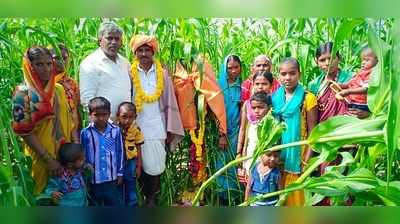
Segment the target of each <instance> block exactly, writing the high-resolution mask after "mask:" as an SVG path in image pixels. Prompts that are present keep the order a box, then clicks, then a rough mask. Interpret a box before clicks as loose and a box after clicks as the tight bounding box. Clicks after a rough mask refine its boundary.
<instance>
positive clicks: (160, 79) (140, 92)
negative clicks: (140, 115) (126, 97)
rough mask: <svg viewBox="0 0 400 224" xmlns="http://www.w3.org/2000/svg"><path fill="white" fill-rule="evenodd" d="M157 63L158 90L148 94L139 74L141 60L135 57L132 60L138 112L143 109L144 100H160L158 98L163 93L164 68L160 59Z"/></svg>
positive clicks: (146, 101) (147, 101) (148, 101)
mask: <svg viewBox="0 0 400 224" xmlns="http://www.w3.org/2000/svg"><path fill="white" fill-rule="evenodd" d="M155 64H156V78H157V84H156V90H155V91H154V93H153V94H151V95H147V94H146V93H145V92H144V90H143V88H142V84H141V83H140V77H139V74H138V66H139V60H137V59H135V60H134V61H133V62H132V66H131V77H132V81H133V86H134V87H135V105H136V110H137V111H138V112H139V111H141V110H142V109H143V102H145V103H152V102H155V101H158V99H159V98H160V96H161V94H162V91H163V90H164V77H163V75H164V74H163V68H162V66H161V63H160V62H159V61H157V60H156V61H155Z"/></svg>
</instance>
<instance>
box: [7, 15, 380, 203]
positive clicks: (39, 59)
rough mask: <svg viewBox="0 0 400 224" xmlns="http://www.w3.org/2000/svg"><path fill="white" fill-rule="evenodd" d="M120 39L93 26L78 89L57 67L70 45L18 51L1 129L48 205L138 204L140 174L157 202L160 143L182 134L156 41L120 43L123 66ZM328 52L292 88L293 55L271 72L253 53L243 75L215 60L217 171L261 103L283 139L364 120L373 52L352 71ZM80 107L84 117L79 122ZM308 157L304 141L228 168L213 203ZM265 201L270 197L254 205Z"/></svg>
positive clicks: (276, 179)
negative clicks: (220, 110)
mask: <svg viewBox="0 0 400 224" xmlns="http://www.w3.org/2000/svg"><path fill="white" fill-rule="evenodd" d="M122 34H123V31H122V29H121V28H120V27H119V26H118V25H116V24H115V23H113V22H104V23H102V24H101V26H100V28H99V32H98V40H99V46H100V47H99V48H98V49H97V50H95V51H94V52H93V53H91V54H90V55H88V56H87V57H86V58H85V59H84V60H83V61H82V62H81V64H80V71H79V78H80V79H79V87H78V83H77V82H76V81H75V80H73V79H71V78H70V77H69V76H68V74H66V71H67V68H68V64H69V59H70V52H69V51H68V49H67V48H66V47H65V46H64V45H62V44H60V45H59V46H53V48H50V49H49V48H46V47H42V46H33V47H30V48H29V49H28V50H27V51H26V52H25V54H24V56H23V61H22V62H23V63H22V68H23V73H24V83H23V84H21V85H19V86H17V87H16V90H15V91H14V95H13V124H12V125H13V129H14V131H15V133H16V134H18V135H20V136H21V137H22V139H23V141H24V143H25V144H24V150H25V153H26V155H27V156H29V157H30V158H31V159H32V168H31V175H32V178H33V179H34V181H35V189H34V193H35V194H36V195H39V194H45V195H48V197H49V198H51V200H52V202H53V203H56V204H59V205H64V206H86V205H88V204H90V205H100V206H137V205H138V199H137V198H138V197H137V194H138V191H137V189H136V185H137V183H136V181H137V180H138V179H137V178H140V181H139V185H140V187H141V189H142V190H141V192H142V193H143V195H144V199H145V202H144V203H145V205H146V206H148V207H154V206H156V205H157V200H156V195H157V192H159V191H160V177H161V174H162V173H163V172H164V170H165V168H166V153H167V151H166V150H171V151H173V150H174V148H175V147H177V146H178V144H179V142H180V140H181V139H182V137H183V136H184V129H183V125H182V120H181V115H180V110H179V108H180V107H179V104H180V102H178V101H177V98H176V97H175V91H176V89H175V90H174V84H173V82H172V79H171V78H172V77H171V76H170V75H169V74H168V71H167V70H166V69H165V68H163V66H162V65H161V63H160V62H159V61H158V60H156V59H155V57H154V55H155V54H156V53H157V51H158V43H157V40H156V39H155V38H154V37H152V36H146V35H135V36H134V37H133V38H132V39H131V41H130V44H129V47H130V49H131V50H132V52H133V54H134V60H133V61H132V63H129V61H128V60H127V59H126V58H125V57H123V56H122V55H120V54H119V53H118V51H119V49H120V48H121V45H122ZM332 47H333V46H332V43H325V44H323V45H321V46H320V47H319V48H318V50H317V51H316V54H315V61H316V63H317V64H318V66H319V67H320V68H321V75H320V76H319V77H317V78H316V79H315V80H313V81H312V82H311V83H310V84H309V86H308V87H307V88H306V87H303V86H302V85H301V84H300V83H299V78H300V76H301V71H300V65H299V63H298V61H297V60H296V59H295V58H285V59H283V60H282V62H281V63H280V64H279V69H278V71H279V75H278V76H277V78H275V77H274V76H273V75H272V73H271V71H272V62H271V60H270V58H269V57H267V56H266V55H260V56H257V57H256V58H255V60H254V62H253V64H252V71H251V73H252V74H251V75H250V76H249V78H248V79H247V80H245V81H244V82H241V79H240V76H241V73H242V72H243V71H242V62H241V60H240V58H239V57H238V56H237V55H229V56H227V57H226V58H225V59H224V61H223V64H222V66H221V72H220V74H219V75H218V81H217V84H218V88H219V94H223V101H224V102H225V103H224V104H223V105H224V111H225V114H224V115H223V116H224V119H225V116H226V123H225V124H220V125H226V128H224V129H226V131H223V132H220V135H219V140H218V146H219V147H220V150H219V151H218V152H217V157H216V158H217V161H216V164H215V167H216V168H217V169H218V168H221V167H222V166H224V165H226V164H227V163H228V162H229V161H231V160H233V159H235V158H236V157H238V156H246V155H252V153H253V152H254V150H255V147H256V144H257V125H258V123H259V122H260V121H261V120H262V119H263V117H264V116H265V115H266V114H267V113H268V112H269V111H270V110H272V114H273V115H274V117H275V118H276V119H278V120H280V121H283V122H285V123H286V124H287V129H286V131H285V132H284V133H283V135H282V138H281V141H280V142H281V143H282V144H285V143H290V142H293V141H298V140H300V139H303V138H306V137H307V135H308V133H310V131H311V130H312V129H313V127H314V126H315V125H316V124H317V123H319V122H321V121H324V120H326V119H328V118H329V117H332V116H335V115H340V114H350V115H354V116H357V117H359V118H364V117H366V116H368V114H369V111H368V106H367V104H366V100H367V99H366V91H367V88H368V77H369V74H370V73H371V69H372V68H373V67H374V66H375V64H376V63H377V58H376V56H375V55H374V53H373V52H372V50H371V49H370V48H365V49H364V50H363V51H362V54H361V57H362V67H361V71H360V72H359V73H357V74H356V75H354V76H353V77H352V75H351V73H350V72H346V71H343V70H341V69H339V66H338V64H339V61H340V59H341V57H340V54H339V53H337V54H336V55H335V57H334V58H331V51H332ZM80 106H82V107H83V109H84V110H86V111H87V112H88V115H89V125H88V126H87V127H84V128H82V122H81V120H82V119H81V118H82V117H81V114H80V113H79V107H80ZM221 120H222V119H221ZM225 132H226V133H225ZM311 156H312V151H311V150H310V149H309V148H307V147H304V148H300V147H291V148H287V149H285V150H283V151H282V152H281V153H280V155H279V154H278V153H277V152H270V153H267V154H264V155H262V156H261V157H260V159H259V160H258V162H257V163H256V165H255V166H253V167H252V166H250V163H247V162H246V163H244V164H243V167H241V169H239V170H241V171H243V172H242V174H243V176H244V177H245V178H244V180H243V181H238V176H240V175H239V172H238V171H239V170H238V169H237V168H231V169H228V171H227V172H226V173H225V174H224V175H221V176H219V177H218V178H217V184H218V185H219V187H220V189H222V190H221V191H220V192H218V196H219V200H220V204H222V205H229V204H230V202H231V201H232V200H230V199H232V198H233V199H234V200H233V201H235V203H234V204H237V203H239V198H241V196H243V195H241V194H243V190H242V187H243V185H242V184H241V182H244V183H245V185H244V186H246V190H245V199H246V200H247V199H248V198H249V197H253V196H256V195H259V194H264V193H268V192H273V191H276V190H278V189H280V188H282V187H284V186H287V185H288V184H290V183H292V182H294V181H295V180H296V179H297V178H298V177H299V175H300V174H301V172H302V168H303V167H304V165H306V164H307V161H308V160H309V159H310V157H311ZM281 161H282V164H283V165H282V166H281V165H280V164H281ZM326 165H327V164H325V166H326ZM281 167H282V169H281ZM323 172H324V167H321V173H323ZM239 179H240V178H239ZM88 199H90V200H88ZM276 201H277V198H272V199H268V200H265V201H261V202H258V203H257V205H273V204H275V203H276ZM303 202H304V196H303V193H302V192H295V193H293V194H292V195H290V196H289V198H288V200H287V205H302V204H303Z"/></svg>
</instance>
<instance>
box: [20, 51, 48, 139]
mask: <svg viewBox="0 0 400 224" xmlns="http://www.w3.org/2000/svg"><path fill="white" fill-rule="evenodd" d="M22 70H23V72H24V80H25V85H21V86H17V87H16V91H14V95H13V116H14V120H13V129H14V131H15V132H16V133H17V134H28V133H30V132H31V131H32V130H33V128H34V127H35V125H36V123H37V122H39V121H41V120H42V119H44V118H46V117H48V116H52V115H53V114H54V111H53V102H54V101H53V98H54V95H55V78H54V77H55V76H54V73H53V74H52V76H51V78H50V80H49V81H48V82H47V84H46V85H44V84H43V83H42V81H41V80H40V79H39V76H38V75H37V73H36V71H35V70H34V69H33V68H32V64H31V61H30V60H29V58H28V51H26V53H25V55H24V57H23V59H22Z"/></svg>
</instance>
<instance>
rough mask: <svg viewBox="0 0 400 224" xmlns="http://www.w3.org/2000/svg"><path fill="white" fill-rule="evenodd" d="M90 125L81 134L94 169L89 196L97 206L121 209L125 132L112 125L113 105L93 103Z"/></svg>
mask: <svg viewBox="0 0 400 224" xmlns="http://www.w3.org/2000/svg"><path fill="white" fill-rule="evenodd" d="M88 107H89V116H90V123H89V125H88V127H86V128H84V129H83V130H82V132H81V143H82V146H83V148H84V151H85V156H86V163H88V164H89V165H91V166H92V167H93V175H92V178H91V181H90V182H91V184H90V185H89V187H90V190H89V195H90V196H91V199H92V200H93V203H94V204H95V205H100V206H121V205H122V197H121V194H120V193H119V191H118V185H120V184H121V183H122V176H123V173H124V171H123V168H124V149H123V143H122V135H121V129H120V128H119V127H118V126H116V125H113V124H112V123H111V122H109V118H110V113H111V105H110V102H109V101H108V100H107V99H106V98H104V97H95V98H93V99H91V100H90V101H89V104H88Z"/></svg>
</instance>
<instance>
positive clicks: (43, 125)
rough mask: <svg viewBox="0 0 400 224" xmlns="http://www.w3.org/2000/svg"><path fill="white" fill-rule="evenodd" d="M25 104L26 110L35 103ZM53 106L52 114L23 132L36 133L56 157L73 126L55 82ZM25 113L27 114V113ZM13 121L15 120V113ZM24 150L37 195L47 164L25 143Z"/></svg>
mask: <svg viewBox="0 0 400 224" xmlns="http://www.w3.org/2000/svg"><path fill="white" fill-rule="evenodd" d="M24 93H27V92H23V91H21V92H17V93H16V94H15V95H16V96H18V97H21V95H24ZM30 95H31V96H32V95H35V93H34V91H30ZM25 96H28V95H25ZM14 99H15V98H14ZM24 99H25V100H28V99H29V97H24ZM15 102H16V101H15V100H14V108H16V107H19V106H20V104H15ZM25 105H30V106H29V107H28V108H24V109H26V111H30V110H34V107H35V104H34V103H33V102H32V101H31V102H26V104H25ZM53 108H54V115H50V116H46V117H45V118H43V119H42V120H40V121H39V122H37V123H35V124H34V127H33V129H32V130H31V131H30V132H29V133H25V135H36V136H37V138H38V140H39V142H40V144H41V145H43V146H44V147H45V149H46V150H47V152H48V153H49V155H50V156H51V157H52V158H54V159H56V158H57V154H58V150H59V148H60V145H61V144H62V143H63V142H71V132H72V130H73V127H74V125H73V122H72V116H71V111H70V109H69V106H68V103H67V100H66V97H65V93H64V89H63V87H62V86H61V85H59V84H56V87H55V97H54V104H53ZM14 110H15V109H14ZM25 115H27V116H29V115H28V114H27V113H25ZM14 122H16V118H15V115H14ZM22 135H24V134H22ZM24 151H25V154H26V155H27V156H30V157H31V158H32V169H31V175H32V178H33V180H34V181H35V188H34V194H35V195H37V194H39V193H41V192H42V191H43V189H44V187H45V186H46V184H47V181H48V179H49V172H48V170H47V164H46V163H45V162H44V161H43V160H42V159H40V158H39V156H38V155H37V154H36V152H35V151H34V150H33V149H31V148H30V147H29V146H28V145H27V144H24Z"/></svg>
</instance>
